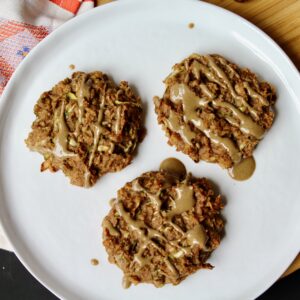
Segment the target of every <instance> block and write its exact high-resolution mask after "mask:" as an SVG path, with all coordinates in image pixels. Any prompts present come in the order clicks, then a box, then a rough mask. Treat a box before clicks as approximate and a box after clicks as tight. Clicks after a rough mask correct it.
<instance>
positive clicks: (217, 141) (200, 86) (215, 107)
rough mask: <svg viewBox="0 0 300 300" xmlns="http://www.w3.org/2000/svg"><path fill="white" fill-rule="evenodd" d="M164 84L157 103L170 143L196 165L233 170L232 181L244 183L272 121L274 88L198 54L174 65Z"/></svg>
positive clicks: (221, 61) (218, 58)
mask: <svg viewBox="0 0 300 300" xmlns="http://www.w3.org/2000/svg"><path fill="white" fill-rule="evenodd" d="M164 82H165V84H166V91H165V93H164V95H163V97H162V98H161V99H160V98H158V97H155V98H154V103H155V111H156V113H157V119H158V123H159V124H162V125H163V129H164V130H165V132H166V134H167V136H168V139H169V140H168V143H169V144H170V145H172V146H175V147H176V148H177V150H178V151H182V152H184V153H185V154H187V155H189V156H190V157H191V158H192V159H193V160H194V161H195V162H198V161H200V160H205V161H208V162H214V163H218V164H219V165H220V166H221V167H223V168H226V169H229V168H232V167H234V168H233V169H232V170H231V175H232V176H233V177H237V179H246V177H247V176H246V175H247V174H246V173H244V174H243V170H244V169H245V167H247V166H248V167H249V166H250V165H251V166H252V168H253V167H254V166H255V164H254V162H252V163H249V160H251V159H250V158H251V157H252V153H253V150H254V148H255V147H256V145H257V144H258V143H259V141H260V140H261V139H262V138H263V136H264V134H265V131H266V130H267V129H269V128H270V127H271V126H272V123H273V120H274V111H273V110H272V106H273V105H274V103H275V100H276V95H275V92H274V89H273V88H272V87H271V85H270V84H269V83H267V82H262V81H259V80H258V78H257V76H256V75H255V74H254V73H252V72H251V71H250V70H248V69H242V68H240V67H238V66H237V65H235V64H233V63H231V62H229V61H227V60H226V59H224V58H223V57H221V56H220V55H198V54H193V55H191V56H189V57H188V58H186V59H184V60H183V61H182V62H181V63H179V64H176V65H175V66H174V67H173V72H172V73H171V74H170V75H169V76H168V77H167V78H166V79H165V81H164ZM245 159H247V161H246V162H245ZM236 166H238V168H236V169H235V167H236ZM237 169H238V170H239V171H237ZM246 171H247V170H246ZM252 171H254V170H252ZM248 172H249V170H248ZM250 173H251V172H250ZM248 175H251V174H248ZM243 176H244V177H245V178H242V177H243Z"/></svg>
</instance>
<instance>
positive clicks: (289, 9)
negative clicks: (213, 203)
mask: <svg viewBox="0 0 300 300" xmlns="http://www.w3.org/2000/svg"><path fill="white" fill-rule="evenodd" d="M111 1H113V0H97V4H98V5H101V4H105V3H108V2H111ZM120 1H122V0H120ZM205 2H209V3H212V4H216V5H218V6H221V7H223V8H226V9H228V10H230V11H232V12H234V13H236V14H238V15H240V16H242V17H244V18H245V19H247V20H249V21H250V22H252V23H253V24H255V25H257V26H258V27H259V28H261V29H262V30H263V31H265V32H266V33H267V34H268V35H269V36H271V37H272V38H273V39H274V40H275V41H276V42H277V43H278V44H279V45H280V46H281V47H282V48H283V50H284V51H285V52H286V53H287V54H288V55H289V57H290V58H291V59H292V61H293V62H294V64H295V65H296V67H297V68H298V70H300V0H248V1H245V2H237V1H234V0H205ZM299 250H300V249H299ZM297 269H300V254H299V255H298V257H297V258H296V259H295V261H294V263H293V264H292V265H291V266H290V267H289V268H288V269H287V270H286V272H285V273H284V274H283V276H286V275H288V274H290V273H292V272H294V271H296V270H297Z"/></svg>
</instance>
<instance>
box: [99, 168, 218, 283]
mask: <svg viewBox="0 0 300 300" xmlns="http://www.w3.org/2000/svg"><path fill="white" fill-rule="evenodd" d="M171 170H172V168H171ZM222 208H223V203H222V200H221V196H220V195H216V194H215V193H214V191H213V189H212V186H211V184H210V182H209V181H208V180H207V179H205V178H195V177H193V176H192V175H191V174H188V175H187V176H186V177H185V176H178V174H176V173H175V174H174V173H171V172H170V171H169V170H168V169H164V168H162V169H161V170H160V171H157V172H147V173H144V174H142V175H141V176H139V177H138V178H136V179H135V180H133V181H131V182H129V183H127V184H126V185H125V186H124V187H123V188H121V189H120V190H119V191H118V195H117V199H115V200H114V201H113V202H112V208H111V210H110V212H109V213H108V215H107V216H106V217H105V219H104V221H103V223H102V226H103V244H104V246H105V248H106V251H107V253H108V259H109V261H110V262H111V263H114V264H116V265H117V266H118V267H119V268H121V269H122V271H123V272H124V284H125V286H124V287H128V286H129V285H130V284H131V283H133V284H138V283H142V282H144V283H152V284H154V285H155V286H156V287H160V286H162V285H164V284H166V283H171V284H173V285H177V284H178V283H180V282H181V281H182V280H183V279H185V278H186V277H187V276H188V275H190V274H192V273H194V272H196V271H197V270H199V269H211V268H212V266H211V265H210V264H209V263H207V259H208V258H209V256H210V254H211V253H212V251H213V250H214V249H216V248H217V247H218V246H219V244H220V241H221V238H222V236H223V231H224V221H223V219H222V217H221V209H222Z"/></svg>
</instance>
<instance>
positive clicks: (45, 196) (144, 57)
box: [0, 0, 300, 300]
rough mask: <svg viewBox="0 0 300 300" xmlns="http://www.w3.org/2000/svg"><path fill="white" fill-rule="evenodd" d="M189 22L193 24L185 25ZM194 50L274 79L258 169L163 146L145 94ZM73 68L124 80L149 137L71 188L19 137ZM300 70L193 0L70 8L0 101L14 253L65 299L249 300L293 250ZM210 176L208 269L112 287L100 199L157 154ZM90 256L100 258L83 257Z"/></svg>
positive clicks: (249, 29)
mask: <svg viewBox="0 0 300 300" xmlns="http://www.w3.org/2000/svg"><path fill="white" fill-rule="evenodd" d="M190 22H193V23H195V27H194V28H193V29H190V28H189V27H188V24H189V23H190ZM193 52H200V53H220V54H222V55H224V56H225V57H227V58H228V59H230V60H232V61H234V62H236V63H238V64H240V65H241V66H248V67H250V68H251V69H252V70H253V71H255V72H257V73H258V74H259V75H260V76H261V77H262V78H264V79H265V80H267V81H269V82H271V83H273V84H274V86H275V87H276V88H277V94H278V101H277V104H276V111H277V115H276V120H275V123H274V126H273V127H272V129H271V130H270V132H269V133H268V134H267V135H266V137H265V139H264V140H263V141H262V142H261V144H260V145H259V146H258V148H257V150H256V151H255V158H256V162H257V169H256V172H255V174H254V176H253V177H252V178H251V179H250V180H248V181H245V182H236V181H233V180H232V179H231V178H230V177H229V176H228V175H227V173H226V172H225V171H223V170H221V169H220V167H218V166H216V165H212V164H207V163H204V162H201V163H199V164H195V163H194V162H193V161H192V160H191V159H189V158H188V157H186V156H185V155H183V154H181V153H177V152H176V151H175V149H174V148H172V147H169V146H168V145H167V142H166V138H165V136H164V133H163V132H162V130H161V128H160V127H159V126H158V124H157V122H156V116H155V114H154V108H153V104H152V97H153V96H154V95H161V94H162V92H163V90H164V86H163V83H162V80H163V79H164V78H165V76H166V75H167V74H168V73H169V72H170V70H171V67H172V65H173V64H174V63H176V62H179V61H181V60H182V59H183V58H184V57H186V56H188V55H189V54H191V53H193ZM70 64H75V65H76V69H77V70H82V71H86V72H89V71H93V70H102V71H104V72H107V73H108V74H110V75H111V76H112V77H113V78H114V80H115V81H120V80H123V79H126V80H128V81H129V82H130V83H131V84H132V85H134V87H135V88H136V89H137V91H138V93H139V94H140V96H141V97H142V100H143V103H144V108H145V112H146V120H145V126H146V128H147V135H146V138H145V139H144V141H143V143H142V144H141V145H140V146H139V151H138V155H137V156H136V157H135V159H134V161H133V163H132V164H131V165H130V166H128V167H127V168H125V169H124V170H123V171H121V172H119V173H115V174H109V175H106V176H104V177H103V178H101V179H100V180H99V181H98V183H97V184H96V185H95V186H94V187H93V188H91V189H83V188H78V187H75V186H71V185H70V184H69V183H68V179H66V178H65V177H64V176H63V175H62V174H61V173H60V172H59V173H57V174H51V173H49V172H45V173H40V171H39V168H40V163H41V161H42V158H41V156H40V155H39V154H37V153H32V152H30V151H29V150H28V149H27V148H26V147H25V144H24V139H25V138H26V136H27V134H28V132H29V131H30V126H31V123H32V121H33V120H34V115H33V106H34V104H35V102H36V101H37V99H38V97H39V95H40V94H41V93H42V92H43V91H45V90H48V89H50V88H51V87H52V86H53V85H54V84H55V83H56V82H58V81H60V80H61V79H63V78H65V77H67V76H69V75H71V70H70V69H69V67H68V66H69V65H70ZM296 95H298V96H299V95H300V79H299V75H298V73H297V71H296V69H295V67H294V66H293V65H292V63H291V62H290V60H289V59H288V58H287V56H286V55H285V54H284V53H283V52H282V50H281V49H280V48H279V47H278V46H277V45H276V44H275V43H274V42H273V41H272V40H271V39H270V38H268V37H267V36H266V35H265V34H263V33H262V32H261V31H260V30H258V29H257V28H256V27H254V26H253V25H251V24H249V23H248V22H246V21H245V20H243V19H241V18H240V17H238V16H236V15H234V14H232V13H229V12H227V11H225V10H223V9H220V8H217V7H215V6H212V5H209V4H205V3H203V2H199V1H193V0H151V1H150V0H149V1H145V0H144V1H141V0H122V1H117V2H115V3H112V4H109V5H106V6H103V7H100V8H97V9H94V10H92V11H91V12H89V13H86V14H83V15H82V16H80V17H76V18H75V19H74V20H72V21H70V22H68V23H67V24H65V25H63V26H62V27H61V28H59V29H58V30H56V31H55V32H54V33H52V34H51V35H50V36H49V37H48V38H46V39H45V40H44V41H43V42H42V43H40V44H39V45H38V46H37V47H36V48H35V49H34V50H33V51H32V52H31V53H30V54H29V55H28V57H27V58H26V59H25V60H24V62H23V63H22V64H21V65H20V67H19V68H18V69H17V71H16V72H15V74H14V76H13V78H12V79H11V81H10V83H9V84H8V86H7V88H6V90H5V93H4V95H3V97H2V99H1V101H0V102H1V103H0V105H1V132H0V165H1V170H0V172H1V173H0V198H1V200H0V205H1V210H0V215H1V220H2V223H3V226H4V228H5V230H6V232H7V235H8V236H9V238H10V240H11V242H12V244H13V246H14V248H15V250H16V253H17V255H18V257H19V258H20V259H21V261H22V262H23V263H24V264H25V265H26V267H27V268H28V269H29V270H30V271H31V272H32V273H33V274H34V275H35V276H36V277H37V278H38V279H39V280H40V281H41V282H42V283H43V284H45V285H46V286H47V287H48V288H49V289H51V290H52V291H53V292H54V293H55V294H57V295H59V296H60V297H62V298H66V299H72V300H74V299H89V300H92V299H98V300H99V299H105V300H107V299H122V300H126V299H130V300H132V299H144V300H146V299H151V300H152V299H163V300H165V299H173V300H176V299H189V298H192V297H193V298H195V299H202V300H205V299H212V300H216V299H222V300H224V299H230V300H233V299H253V298H255V297H256V296H258V295H259V294H260V293H262V292H263V291H264V290H265V289H267V288H268V287H269V286H270V285H271V284H272V283H273V282H274V281H275V280H276V279H277V278H278V277H279V276H280V275H281V274H282V272H283V271H284V270H285V268H286V267H287V266H288V265H289V263H290V262H291V261H292V259H293V258H294V257H295V256H296V254H297V252H298V250H299V249H300V221H299V216H300V201H299V182H300V181H299V171H300V159H299V153H300V137H299V135H300V103H299V99H298V98H297V96H296ZM170 156H175V157H177V158H179V159H181V160H182V161H183V162H184V163H185V164H186V166H187V168H188V170H190V171H191V172H192V173H193V174H194V175H196V176H207V177H208V178H210V179H212V180H213V181H214V182H215V183H217V185H218V186H219V188H220V191H221V193H222V194H223V195H225V197H226V199H227V205H226V208H225V210H224V215H225V218H226V219H227V225H226V236H225V238H224V240H223V242H222V243H221V245H220V247H219V248H218V249H217V250H216V251H215V252H214V253H213V255H212V257H211V259H210V260H209V261H210V263H212V264H213V265H215V268H214V269H213V270H212V271H208V270H203V271H199V272H197V273H196V274H194V275H192V276H190V277H188V278H187V279H186V280H185V281H184V282H182V283H181V284H180V285H178V286H176V287H174V286H170V285H168V286H165V287H163V288H160V289H156V288H154V287H153V286H151V285H145V284H141V285H139V286H137V287H132V288H130V289H129V290H123V288H122V287H121V280H122V273H121V271H120V270H119V269H118V268H117V267H116V266H114V265H111V264H109V263H108V261H107V255H106V253H105V250H104V248H103V246H102V242H101V234H102V230H101V227H100V223H101V220H102V219H103V217H104V216H105V215H106V214H107V212H108V211H109V205H108V200H109V199H111V198H112V197H113V196H114V195H116V191H117V190H118V189H119V188H120V187H122V186H123V184H124V183H125V182H127V181H130V180H132V179H133V178H135V177H136V176H138V175H140V174H141V173H142V172H145V171H147V170H155V169H157V168H158V166H159V163H160V162H161V161H162V160H163V159H164V158H166V157H170ZM91 258H97V259H98V260H99V261H100V264H99V265H98V266H92V265H91V263H90V259H91Z"/></svg>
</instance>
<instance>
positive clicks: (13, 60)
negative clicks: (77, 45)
mask: <svg viewBox="0 0 300 300" xmlns="http://www.w3.org/2000/svg"><path fill="white" fill-rule="evenodd" d="M38 1H40V0H37V2H36V3H37V4H39V2H38ZM44 1H49V4H50V5H49V9H50V10H51V11H52V14H49V15H55V18H57V19H58V20H65V21H67V20H68V19H69V18H71V17H72V16H76V14H78V13H80V10H82V11H86V10H88V9H90V8H93V7H94V0H44ZM41 2H42V1H41ZM1 10H3V9H2V8H1ZM53 11H55V14H53ZM21 13H22V12H21ZM24 13H25V11H24ZM44 13H45V16H47V13H48V12H47V11H44ZM4 15H5V13H4ZM21 17H22V14H20V19H22V18H21ZM26 17H27V18H26V20H28V19H29V20H30V16H26ZM52 21H55V20H54V19H53V20H51V19H50V20H49V19H48V23H47V24H45V25H39V26H37V25H32V24H28V22H27V23H25V22H21V21H20V20H18V21H16V20H11V19H8V18H6V17H5V18H1V17H0V95H1V94H2V92H3V90H4V87H5V86H6V84H7V82H8V80H9V79H10V77H11V75H12V74H13V72H14V70H15V69H16V68H17V66H18V65H19V63H20V62H21V61H22V60H23V59H24V57H26V56H27V54H28V53H29V52H30V51H31V49H32V48H34V47H35V45H36V44H38V43H39V42H40V41H41V40H42V39H44V38H45V37H46V36H47V35H48V34H49V33H50V32H51V31H52V30H54V29H55V27H54V26H51V25H50V24H54V22H52ZM33 22H34V18H33Z"/></svg>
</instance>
